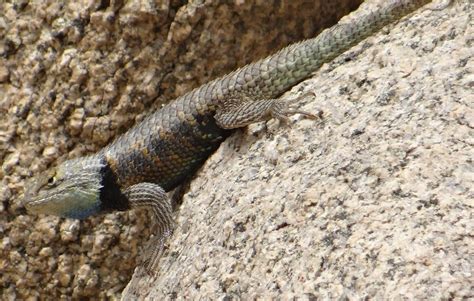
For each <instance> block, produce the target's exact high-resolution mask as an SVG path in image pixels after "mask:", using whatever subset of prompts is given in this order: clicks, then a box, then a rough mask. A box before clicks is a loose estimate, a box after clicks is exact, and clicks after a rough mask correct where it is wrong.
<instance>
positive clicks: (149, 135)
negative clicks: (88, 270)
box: [23, 0, 431, 273]
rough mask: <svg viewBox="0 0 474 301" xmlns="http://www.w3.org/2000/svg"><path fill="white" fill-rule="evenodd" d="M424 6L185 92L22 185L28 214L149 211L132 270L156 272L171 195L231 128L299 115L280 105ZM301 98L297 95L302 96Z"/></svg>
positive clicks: (406, 5)
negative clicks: (148, 228)
mask: <svg viewBox="0 0 474 301" xmlns="http://www.w3.org/2000/svg"><path fill="white" fill-rule="evenodd" d="M428 2H431V1H430V0H390V1H386V2H385V3H384V4H383V5H381V6H380V7H378V8H377V9H374V10H371V11H369V12H367V13H364V14H362V15H358V16H356V17H354V18H352V19H350V21H347V22H339V23H338V24H336V25H335V26H333V27H331V28H328V29H326V30H324V31H322V32H321V33H320V34H319V35H318V36H317V37H315V38H312V39H308V40H304V41H301V42H298V43H295V44H292V45H290V46H288V47H286V48H283V49H282V50H280V51H279V52H277V53H275V54H273V55H271V56H268V57H266V58H264V59H261V60H259V61H256V62H254V63H251V64H249V65H246V66H244V67H242V68H240V69H237V70H236V71H234V72H231V73H229V74H227V75H225V76H223V77H220V78H217V79H215V80H213V81H211V82H209V83H207V84H204V85H202V86H201V87H198V88H196V89H194V90H192V91H191V92H188V93H186V94H184V95H182V96H180V97H178V98H176V99H175V100H174V101H171V102H169V103H168V104H167V105H165V106H164V107H162V108H161V109H159V110H157V111H155V112H154V113H152V114H150V115H148V116H147V117H146V118H145V119H144V120H143V121H141V122H140V123H138V124H136V125H135V126H133V127H132V128H131V129H129V130H128V131H126V132H125V133H124V134H122V135H121V136H119V137H118V138H116V139H115V140H114V141H112V142H111V143H110V144H109V145H107V146H105V147H104V148H103V149H101V150H99V151H98V152H97V153H95V154H91V155H87V156H84V157H80V158H75V159H69V160H66V161H64V162H62V163H60V164H58V165H56V166H54V167H52V168H51V169H49V170H46V171H44V172H42V173H40V174H39V175H38V176H36V177H34V178H32V179H31V180H29V181H28V182H27V184H26V185H25V193H24V199H23V203H24V206H25V207H26V209H27V211H28V212H29V213H33V214H50V215H57V216H61V217H66V218H76V219H84V218H87V217H89V216H91V215H96V214H103V213H107V212H111V211H123V210H129V209H134V208H146V209H148V210H150V212H151V213H152V217H153V220H154V222H155V223H156V225H155V227H154V229H155V230H154V233H153V234H154V235H153V236H152V238H150V240H149V241H148V244H147V247H146V248H145V252H144V254H146V256H144V258H143V259H142V262H141V263H140V264H139V265H140V266H143V267H144V268H145V269H146V270H147V271H149V272H151V273H152V272H153V271H154V270H155V269H156V267H157V265H158V261H159V258H160V256H161V253H162V251H163V247H164V243H165V241H166V239H167V237H169V236H170V235H171V234H172V232H173V227H174V221H173V217H172V215H173V208H172V202H171V200H170V198H169V197H168V194H167V193H168V192H170V191H172V190H173V189H175V188H176V187H179V186H180V185H181V184H183V182H185V181H187V179H189V177H190V175H192V174H194V173H195V172H196V171H197V170H198V169H199V168H200V167H201V166H202V164H203V163H204V161H205V160H206V159H207V158H208V157H209V156H210V155H211V154H212V153H213V152H214V151H215V150H216V149H217V148H218V147H219V145H220V144H221V142H222V141H224V140H225V139H226V138H227V137H228V136H229V135H231V134H232V133H233V132H234V131H235V130H236V129H237V128H241V127H245V126H247V125H249V124H252V123H256V122H260V121H265V120H268V119H271V118H276V119H280V120H282V121H288V117H289V116H291V115H294V114H303V115H304V116H306V117H309V118H316V116H315V115H313V114H311V113H309V112H305V111H303V110H299V109H297V108H295V107H294V103H295V102H296V101H297V100H299V99H300V98H301V97H298V98H297V99H293V100H291V101H288V99H285V98H279V97H280V96H281V95H282V94H283V93H284V92H286V91H287V90H289V89H290V88H291V87H293V86H294V85H296V84H298V83H299V82H301V81H303V80H304V79H306V78H308V77H309V76H310V75H311V74H312V73H313V72H315V71H316V70H318V69H319V68H320V67H321V66H322V65H323V64H324V63H327V62H330V61H331V60H333V59H334V58H335V57H337V56H339V55H340V54H342V53H343V52H345V51H346V50H348V49H349V48H351V47H352V46H354V45H355V44H357V43H359V42H360V41H362V40H363V39H365V38H366V37H368V36H370V35H372V34H373V33H374V32H376V31H378V30H380V29H381V28H382V27H384V26H386V25H387V24H390V23H393V22H395V21H397V20H399V19H400V18H402V17H403V16H405V15H407V14H409V13H411V12H413V11H414V10H416V9H418V8H420V7H422V6H424V5H425V4H427V3H428ZM303 97H304V96H303Z"/></svg>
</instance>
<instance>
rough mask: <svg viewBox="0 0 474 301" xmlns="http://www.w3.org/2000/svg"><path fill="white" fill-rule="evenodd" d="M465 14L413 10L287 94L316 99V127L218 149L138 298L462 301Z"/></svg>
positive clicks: (255, 132) (461, 6) (272, 130)
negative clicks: (157, 267)
mask: <svg viewBox="0 0 474 301" xmlns="http://www.w3.org/2000/svg"><path fill="white" fill-rule="evenodd" d="M472 5H473V4H468V3H467V2H465V1H464V2H462V1H458V2H456V3H455V4H454V5H453V6H452V7H450V8H447V9H445V10H443V11H418V12H417V13H416V14H415V15H413V16H411V17H410V18H408V19H404V20H403V21H401V22H399V23H398V24H397V25H395V26H393V27H390V28H389V29H387V30H385V31H384V32H383V33H380V34H378V35H377V36H375V37H373V38H370V39H369V40H367V41H366V42H364V43H362V44H361V45H359V46H358V47H355V48H354V49H352V50H351V51H350V52H349V53H347V54H345V55H344V56H343V57H342V58H339V59H337V60H336V61H335V62H334V63H331V64H329V65H327V66H325V67H324V68H323V69H322V70H320V71H319V72H318V73H317V74H315V76H314V78H313V79H310V80H307V81H305V82H303V83H302V84H301V85H299V86H297V87H295V88H294V89H293V90H292V92H290V93H287V96H290V95H292V94H294V95H295V96H296V95H298V94H299V93H300V92H303V91H315V92H316V93H317V96H316V97H314V99H308V100H307V101H306V102H305V105H303V108H304V109H305V110H309V111H316V110H317V109H318V108H319V109H322V110H323V111H324V112H325V113H326V117H325V119H324V123H322V124H317V123H315V122H314V121H311V120H301V119H300V118H298V117H295V118H293V121H294V123H293V124H292V125H291V127H290V128H286V127H280V126H279V125H278V122H273V121H271V122H268V123H267V124H266V125H264V124H257V125H252V126H250V127H249V129H247V130H245V131H242V132H241V133H238V134H236V135H234V136H232V137H231V138H230V139H229V140H228V141H226V143H224V144H223V145H222V146H221V148H220V149H219V150H218V151H217V153H216V154H215V155H214V156H212V157H211V158H210V159H209V160H208V161H207V162H206V164H205V166H204V168H203V169H202V170H201V171H200V173H199V174H198V176H197V177H196V179H195V180H194V181H193V182H192V184H191V187H190V190H189V192H188V193H187V194H186V196H185V198H184V203H183V205H182V207H181V209H180V212H179V214H178V227H177V230H176V232H175V234H174V236H173V238H172V239H171V240H170V243H169V249H168V251H167V253H166V254H165V256H164V257H163V259H162V260H161V268H160V272H159V274H158V275H157V276H156V278H146V277H145V278H141V279H138V278H135V280H134V283H135V285H137V286H136V288H138V291H139V292H140V296H141V297H146V298H149V299H154V300H165V299H168V300H169V299H175V298H177V299H179V300H184V299H189V300H238V299H242V300H255V299H261V300H270V299H275V300H295V299H293V297H298V298H297V300H300V299H301V300H317V299H322V300H326V299H332V300H346V298H348V300H366V299H367V298H368V299H374V300H426V299H431V300H461V299H463V298H465V299H472V298H474V288H473V279H474V276H473V270H474V266H473V264H474V251H473V250H474V242H473V233H474V222H473V220H474V219H473V214H474V210H473V206H474V191H473V188H474V164H473V159H474V157H473V143H474V140H473V139H474V130H473V127H474V95H473V87H474V75H473V71H474V60H473V58H474V50H473V49H474V48H473V45H472V43H473V41H474V27H473V21H472V20H473V19H474V18H473V11H474V10H473V7H472ZM341 298H342V299H341Z"/></svg>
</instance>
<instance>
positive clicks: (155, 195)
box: [124, 183, 174, 274]
mask: <svg viewBox="0 0 474 301" xmlns="http://www.w3.org/2000/svg"><path fill="white" fill-rule="evenodd" d="M124 194H125V196H126V197H127V198H128V200H129V202H130V207H132V208H145V209H149V210H151V212H152V214H153V222H154V223H155V225H153V229H156V232H155V233H153V234H154V236H153V237H152V238H150V240H149V241H148V242H147V246H146V248H145V252H144V253H143V254H142V255H141V260H142V262H141V265H142V266H143V267H144V268H145V270H146V271H147V272H148V273H150V274H152V273H153V272H154V271H155V270H156V268H157V265H158V261H159V259H160V257H161V254H162V253H163V247H164V243H165V241H166V238H168V237H169V236H171V234H172V232H173V225H174V221H173V218H172V207H171V203H170V200H169V198H168V196H167V195H166V192H165V191H164V190H163V188H161V187H160V186H159V185H157V184H153V183H138V184H135V185H132V186H130V187H128V188H127V189H126V190H125V191H124Z"/></svg>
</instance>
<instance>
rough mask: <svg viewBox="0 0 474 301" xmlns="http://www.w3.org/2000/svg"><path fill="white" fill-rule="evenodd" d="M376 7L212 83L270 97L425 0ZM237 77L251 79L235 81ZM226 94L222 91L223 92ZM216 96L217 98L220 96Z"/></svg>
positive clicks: (402, 0) (397, 0)
mask: <svg viewBox="0 0 474 301" xmlns="http://www.w3.org/2000/svg"><path fill="white" fill-rule="evenodd" d="M380 2H381V3H380V4H378V7H377V8H375V9H371V10H365V11H364V10H360V9H359V10H358V11H357V12H356V13H353V14H350V15H349V16H347V17H345V18H343V19H342V20H341V21H340V22H339V23H338V24H337V25H335V26H333V27H331V28H328V29H326V30H324V31H323V32H321V34H319V35H318V36H317V37H316V38H313V39H308V40H305V41H302V42H299V43H296V44H293V45H291V46H289V47H287V48H284V49H282V50H280V51H279V52H277V53H276V54H274V55H272V56H269V57H267V58H265V59H262V60H259V61H257V62H255V63H252V64H250V65H247V66H245V67H243V68H241V69H238V70H236V71H234V72H232V73H230V74H228V75H227V76H225V77H224V78H222V79H220V80H217V81H215V84H217V85H219V84H220V83H232V82H233V83H234V85H220V86H221V88H222V89H225V87H227V88H228V89H229V90H228V91H222V90H219V89H217V91H221V92H227V93H228V94H227V95H232V94H234V93H235V94H243V95H246V96H248V97H256V98H272V97H277V96H279V95H281V94H282V93H283V92H285V91H286V90H288V89H289V88H290V87H292V86H294V85H295V84H297V83H298V82H300V81H302V80H304V79H306V78H307V77H309V76H310V75H311V73H313V72H314V71H316V70H318V69H319V68H320V67H321V66H322V65H323V64H324V63H327V62H330V61H331V60H333V59H334V58H335V57H337V56H339V55H340V54H342V53H343V52H345V51H346V50H348V49H350V48H351V47H352V46H354V45H356V44H358V43H359V42H361V41H362V40H364V39H365V38H367V37H369V36H370V35H372V34H373V33H374V32H376V31H378V30H380V29H381V28H382V27H384V26H386V25H388V24H390V23H393V22H395V21H397V20H399V19H401V18H402V17H404V16H406V15H408V14H410V13H411V12H413V11H415V10H416V9H418V8H420V7H422V6H423V5H425V4H427V3H429V2H431V1H429V0H390V1H380ZM239 79H251V80H249V81H239ZM225 94H226V93H224V95H225ZM224 95H222V94H221V95H218V96H217V97H218V98H220V97H223V96H224Z"/></svg>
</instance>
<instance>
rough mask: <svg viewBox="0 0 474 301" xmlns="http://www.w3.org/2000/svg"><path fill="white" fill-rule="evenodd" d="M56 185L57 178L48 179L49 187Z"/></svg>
mask: <svg viewBox="0 0 474 301" xmlns="http://www.w3.org/2000/svg"><path fill="white" fill-rule="evenodd" d="M54 183H56V177H55V176H52V177H50V178H49V179H48V185H54Z"/></svg>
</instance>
